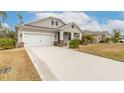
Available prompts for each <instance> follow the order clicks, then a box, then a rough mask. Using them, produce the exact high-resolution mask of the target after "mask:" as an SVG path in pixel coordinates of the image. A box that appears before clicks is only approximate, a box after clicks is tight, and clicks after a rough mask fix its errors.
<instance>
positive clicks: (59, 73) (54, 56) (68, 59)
mask: <svg viewBox="0 0 124 93" xmlns="http://www.w3.org/2000/svg"><path fill="white" fill-rule="evenodd" d="M26 50H27V51H28V53H29V55H30V56H31V58H32V59H33V63H34V65H35V67H36V68H37V70H38V72H39V74H40V76H41V77H42V79H43V80H124V63H122V62H118V61H114V60H111V59H107V58H102V57H98V56H94V55H90V54H86V53H81V52H78V51H74V50H71V49H66V48H61V47H30V48H26Z"/></svg>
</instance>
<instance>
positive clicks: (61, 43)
mask: <svg viewBox="0 0 124 93" xmlns="http://www.w3.org/2000/svg"><path fill="white" fill-rule="evenodd" d="M63 35H64V33H63V31H60V45H61V46H63V45H64V39H63V37H64V36H63Z"/></svg>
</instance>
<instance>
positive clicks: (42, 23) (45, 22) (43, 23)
mask: <svg viewBox="0 0 124 93" xmlns="http://www.w3.org/2000/svg"><path fill="white" fill-rule="evenodd" d="M52 21H53V25H52ZM56 22H58V25H56ZM31 25H34V26H41V27H48V28H58V27H61V26H63V25H64V23H63V22H61V21H60V20H57V19H54V18H48V19H46V20H43V21H37V22H34V23H31Z"/></svg>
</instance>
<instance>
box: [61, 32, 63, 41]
mask: <svg viewBox="0 0 124 93" xmlns="http://www.w3.org/2000/svg"><path fill="white" fill-rule="evenodd" d="M60 40H63V31H60Z"/></svg>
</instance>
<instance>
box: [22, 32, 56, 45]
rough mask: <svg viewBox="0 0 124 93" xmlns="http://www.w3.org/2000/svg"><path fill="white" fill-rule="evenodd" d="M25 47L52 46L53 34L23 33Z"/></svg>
mask: <svg viewBox="0 0 124 93" xmlns="http://www.w3.org/2000/svg"><path fill="white" fill-rule="evenodd" d="M23 42H24V46H25V47H26V46H52V45H53V42H54V34H53V33H23Z"/></svg>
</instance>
